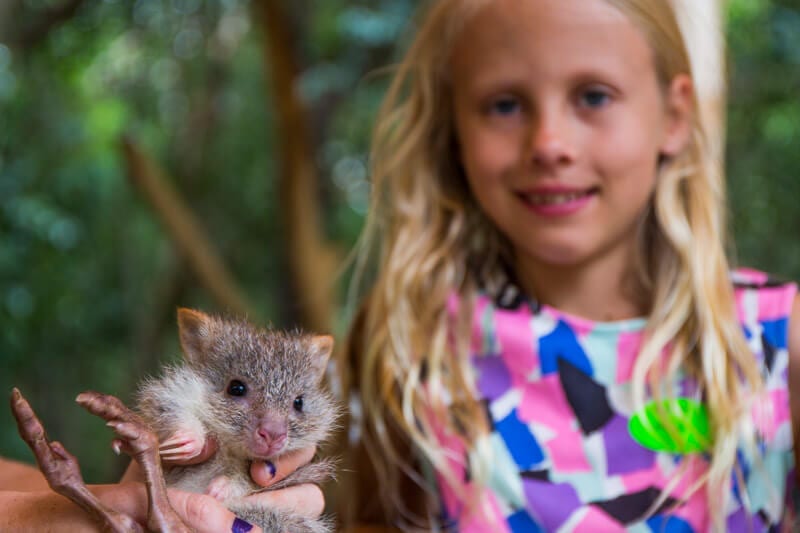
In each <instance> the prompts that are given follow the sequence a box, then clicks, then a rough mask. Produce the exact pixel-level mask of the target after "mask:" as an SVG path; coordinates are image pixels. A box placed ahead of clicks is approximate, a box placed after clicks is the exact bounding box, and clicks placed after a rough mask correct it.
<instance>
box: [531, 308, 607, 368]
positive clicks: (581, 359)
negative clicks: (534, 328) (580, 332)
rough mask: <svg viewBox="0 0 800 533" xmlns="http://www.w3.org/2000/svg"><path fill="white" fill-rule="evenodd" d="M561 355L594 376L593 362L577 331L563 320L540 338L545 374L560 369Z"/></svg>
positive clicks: (540, 356)
mask: <svg viewBox="0 0 800 533" xmlns="http://www.w3.org/2000/svg"><path fill="white" fill-rule="evenodd" d="M559 357H562V358H564V359H566V360H567V361H569V362H570V363H572V364H573V365H575V366H576V367H577V368H579V369H580V370H582V371H583V373H584V374H588V375H590V376H594V369H593V368H592V364H591V363H590V362H589V358H588V357H586V353H585V352H584V351H583V348H581V345H580V344H579V343H578V339H577V338H576V337H575V332H574V331H573V330H572V328H570V327H569V325H567V323H566V322H564V321H563V320H559V321H558V325H557V326H556V327H555V329H553V331H551V332H550V333H549V334H547V335H545V336H543V337H540V338H539V360H540V361H541V364H542V374H543V375H547V374H552V373H553V372H557V371H558V364H557V363H558V358H559Z"/></svg>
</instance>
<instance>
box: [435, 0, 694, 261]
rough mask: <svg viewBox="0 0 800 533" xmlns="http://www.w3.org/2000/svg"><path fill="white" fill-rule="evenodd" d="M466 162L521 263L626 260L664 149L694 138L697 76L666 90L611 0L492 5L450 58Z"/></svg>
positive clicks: (641, 40) (642, 43) (670, 151)
mask: <svg viewBox="0 0 800 533" xmlns="http://www.w3.org/2000/svg"><path fill="white" fill-rule="evenodd" d="M450 75H451V78H450V83H451V84H452V85H451V89H452V96H453V106H454V107H453V111H454V120H455V130H456V135H457V138H458V145H459V151H460V159H461V163H462V165H463V167H464V170H465V172H466V176H467V180H468V182H469V185H470V188H471V190H472V193H473V194H474V196H475V198H476V199H477V201H478V203H479V205H480V206H481V208H482V209H483V210H484V211H485V213H486V214H487V215H488V216H489V218H490V219H491V220H492V221H493V222H494V223H495V224H496V225H497V227H498V228H499V229H500V231H501V232H503V234H505V235H506V236H507V237H508V238H509V239H510V241H511V243H512V245H513V246H514V249H515V251H516V255H517V260H518V262H519V264H518V265H517V266H518V267H519V268H529V267H530V268H537V267H539V268H541V267H551V268H552V267H554V266H556V267H559V268H562V267H574V266H582V265H587V264H591V263H592V262H594V261H596V260H603V259H604V258H611V257H617V258H619V259H620V264H623V263H622V261H625V262H627V261H629V260H630V258H631V255H630V254H631V253H632V252H633V250H634V248H633V247H634V243H635V238H636V237H635V233H636V232H635V229H636V224H637V222H638V220H639V219H640V215H641V214H642V213H643V211H644V210H645V208H646V206H647V204H648V202H649V200H650V197H651V195H652V194H653V190H654V187H655V183H656V169H657V162H658V159H659V155H661V154H663V155H674V154H676V153H677V152H679V151H680V150H681V149H682V148H683V146H684V145H685V143H686V140H687V138H688V136H689V112H690V109H691V82H690V81H689V79H688V77H687V76H678V77H676V78H675V80H673V82H672V83H671V85H670V87H668V88H666V89H665V88H663V87H662V86H661V85H660V84H659V82H658V79H657V76H656V71H655V65H654V60H653V53H652V51H651V49H650V47H649V45H648V43H647V41H646V40H645V37H644V35H643V34H642V33H641V32H640V31H639V30H638V29H637V28H636V27H635V26H634V25H633V24H632V23H631V22H630V21H629V20H628V19H627V18H626V17H625V15H623V14H622V13H621V12H619V11H617V10H616V9H615V8H613V7H612V6H610V5H609V4H608V3H606V2H605V1H604V0H492V1H491V2H489V3H488V4H487V5H486V6H485V7H483V8H482V9H481V10H480V11H479V12H478V14H477V15H476V16H475V17H474V18H473V19H472V21H471V22H470V23H469V24H468V25H467V26H466V27H465V29H464V31H463V33H462V35H461V36H460V37H459V39H458V40H457V42H456V46H455V48H454V50H453V55H452V56H451V62H450Z"/></svg>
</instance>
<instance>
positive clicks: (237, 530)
mask: <svg viewBox="0 0 800 533" xmlns="http://www.w3.org/2000/svg"><path fill="white" fill-rule="evenodd" d="M251 529H253V524H251V523H249V522H245V521H244V520H242V519H241V518H239V517H238V516H237V517H236V519H235V520H234V521H233V525H232V526H231V533H247V532H248V531H250V530H251Z"/></svg>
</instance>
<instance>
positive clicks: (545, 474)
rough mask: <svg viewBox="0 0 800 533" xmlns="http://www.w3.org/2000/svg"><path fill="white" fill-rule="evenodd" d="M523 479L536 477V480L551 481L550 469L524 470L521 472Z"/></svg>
mask: <svg viewBox="0 0 800 533" xmlns="http://www.w3.org/2000/svg"><path fill="white" fill-rule="evenodd" d="M519 475H520V477H521V478H522V479H535V480H536V481H550V471H549V470H523V471H522V472H520V473H519Z"/></svg>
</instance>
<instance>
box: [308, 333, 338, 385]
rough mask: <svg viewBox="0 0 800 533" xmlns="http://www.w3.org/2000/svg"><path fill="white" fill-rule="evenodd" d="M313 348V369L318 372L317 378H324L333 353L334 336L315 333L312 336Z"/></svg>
mask: <svg viewBox="0 0 800 533" xmlns="http://www.w3.org/2000/svg"><path fill="white" fill-rule="evenodd" d="M311 350H312V351H313V352H314V357H312V359H311V360H312V363H311V364H312V369H313V372H314V373H315V374H316V378H317V380H322V378H323V376H325V369H327V368H328V360H329V359H330V358H331V353H333V337H331V336H330V335H314V336H313V337H312V338H311Z"/></svg>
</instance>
